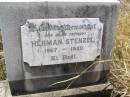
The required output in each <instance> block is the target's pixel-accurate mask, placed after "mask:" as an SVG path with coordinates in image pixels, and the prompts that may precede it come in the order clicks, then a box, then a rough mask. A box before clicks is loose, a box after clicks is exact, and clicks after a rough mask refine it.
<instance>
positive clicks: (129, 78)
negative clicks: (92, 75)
mask: <svg viewBox="0 0 130 97" xmlns="http://www.w3.org/2000/svg"><path fill="white" fill-rule="evenodd" d="M121 4H122V5H121V13H120V18H119V23H118V31H117V39H116V45H115V47H114V49H113V64H112V67H111V76H110V82H111V83H112V84H113V86H114V91H113V94H114V95H113V94H112V96H115V94H118V93H119V94H121V95H122V96H121V97H130V0H122V1H121Z"/></svg>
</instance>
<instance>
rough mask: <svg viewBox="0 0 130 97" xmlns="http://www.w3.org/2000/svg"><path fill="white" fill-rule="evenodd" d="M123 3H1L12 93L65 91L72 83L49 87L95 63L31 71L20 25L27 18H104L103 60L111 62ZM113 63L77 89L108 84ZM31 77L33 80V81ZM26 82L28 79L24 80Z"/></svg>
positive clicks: (96, 69) (91, 73)
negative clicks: (99, 83)
mask: <svg viewBox="0 0 130 97" xmlns="http://www.w3.org/2000/svg"><path fill="white" fill-rule="evenodd" d="M118 11H119V2H109V3H108V2H107V3H105V2H98V3H96V2H94V3H92V2H89V3H87V2H82V3H81V2H78V3H76V2H71V3H70V2H66V3H65V2H64V3H62V2H59V3H56V2H49V3H48V2H37V3H33V2H31V3H28V2H26V3H0V27H1V30H2V35H3V44H4V51H5V59H6V66H7V77H8V80H9V81H10V87H11V91H12V93H17V92H18V91H27V92H32V91H37V90H41V89H44V90H52V88H54V89H57V88H60V89H61V88H65V87H66V86H67V85H68V84H69V83H64V84H59V85H56V86H54V87H51V88H48V85H50V84H53V83H55V82H57V81H61V80H65V79H68V78H71V77H73V76H75V75H76V70H75V68H74V67H75V66H77V68H78V69H77V70H78V72H81V71H83V70H84V69H85V68H87V67H88V66H89V65H91V63H92V62H83V63H78V64H77V63H76V64H75V63H74V64H62V65H54V66H41V67H35V68H30V67H29V66H28V65H27V64H23V60H22V47H21V46H22V45H21V33H20V26H22V25H24V24H25V22H26V20H27V19H44V18H100V21H101V22H102V23H103V24H104V30H103V41H102V53H101V56H100V57H101V59H111V51H112V47H113V42H114V37H115V29H116V21H117V17H118ZM109 66H110V63H109V64H108V63H103V64H100V65H96V66H95V67H93V68H92V69H91V70H89V71H88V72H87V73H86V74H84V75H83V76H82V77H81V78H80V79H78V80H76V82H75V83H74V84H73V86H80V85H90V84H95V83H96V82H98V81H102V82H103V81H104V78H106V74H107V72H108V71H109ZM30 77H31V78H30ZM24 79H26V80H24Z"/></svg>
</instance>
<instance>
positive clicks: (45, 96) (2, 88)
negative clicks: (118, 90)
mask: <svg viewBox="0 0 130 97" xmlns="http://www.w3.org/2000/svg"><path fill="white" fill-rule="evenodd" d="M104 89H112V86H110V83H106V84H100V85H93V86H87V87H81V88H74V89H65V90H60V91H53V92H45V93H37V94H30V95H22V96H12V95H11V92H10V88H9V85H8V81H0V97H62V96H70V95H77V94H83V93H89V92H97V91H102V90H104Z"/></svg>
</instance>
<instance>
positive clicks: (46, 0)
mask: <svg viewBox="0 0 130 97" xmlns="http://www.w3.org/2000/svg"><path fill="white" fill-rule="evenodd" d="M0 2H99V3H100V2H101V3H119V2H120V1H119V0H11V1H10V0H0Z"/></svg>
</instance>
